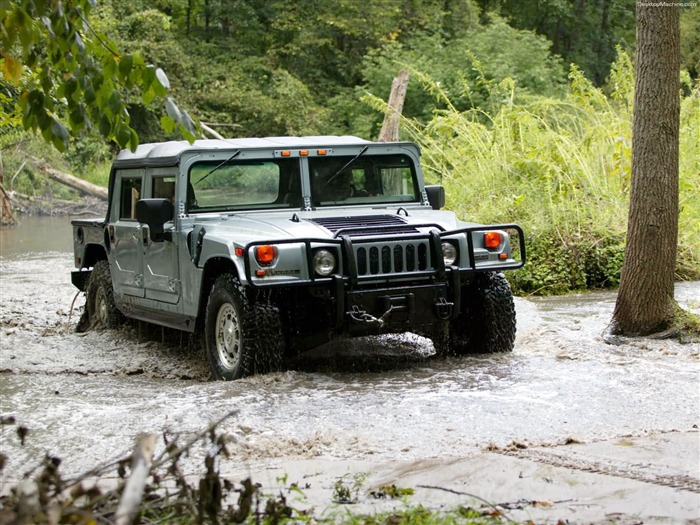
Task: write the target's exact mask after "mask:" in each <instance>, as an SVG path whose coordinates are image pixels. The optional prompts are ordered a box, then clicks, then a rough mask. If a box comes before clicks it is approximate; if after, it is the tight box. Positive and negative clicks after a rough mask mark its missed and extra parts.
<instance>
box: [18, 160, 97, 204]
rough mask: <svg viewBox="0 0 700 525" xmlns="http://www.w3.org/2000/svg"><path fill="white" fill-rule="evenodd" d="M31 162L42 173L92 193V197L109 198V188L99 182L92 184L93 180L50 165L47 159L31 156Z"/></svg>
mask: <svg viewBox="0 0 700 525" xmlns="http://www.w3.org/2000/svg"><path fill="white" fill-rule="evenodd" d="M30 161H31V163H32V164H33V165H34V167H36V168H37V169H38V170H39V171H40V172H41V173H43V174H45V175H46V176H47V177H49V178H50V179H52V180H55V181H56V182H60V183H61V184H64V185H65V186H68V187H70V188H73V189H74V190H78V191H79V192H81V193H83V194H85V195H90V196H91V197H97V198H98V199H102V200H105V201H106V200H107V198H108V197H107V188H104V187H102V186H98V185H97V184H92V183H91V182H88V181H85V180H83V179H79V178H78V177H75V176H73V175H71V174H69V173H64V172H62V171H59V170H57V169H54V168H52V167H51V166H49V165H48V164H47V163H46V161H44V160H40V159H36V158H33V157H32V158H30Z"/></svg>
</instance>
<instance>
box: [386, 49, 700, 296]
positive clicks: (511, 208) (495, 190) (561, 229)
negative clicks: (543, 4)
mask: <svg viewBox="0 0 700 525" xmlns="http://www.w3.org/2000/svg"><path fill="white" fill-rule="evenodd" d="M417 74H418V75H420V73H419V72H417ZM422 78H423V79H424V81H425V82H426V83H428V85H429V86H430V89H431V91H432V92H433V93H434V94H435V96H436V97H438V98H439V99H440V100H442V101H444V102H445V104H446V106H447V109H445V110H442V111H440V112H437V113H436V114H435V115H434V116H433V118H432V119H431V120H430V122H428V123H427V124H426V125H422V124H421V123H420V122H418V121H417V120H411V119H405V120H404V123H405V128H407V129H408V130H409V131H410V133H411V134H412V135H413V137H414V138H415V140H416V141H417V142H418V143H420V145H421V147H422V151H423V164H424V170H425V172H426V179H427V180H428V181H429V182H432V183H437V184H442V185H444V186H445V190H446V192H447V207H448V208H451V209H452V210H454V211H455V212H456V213H457V214H458V215H459V216H460V217H462V218H463V219H464V220H469V221H476V222H482V223H495V222H513V221H514V222H518V223H520V224H521V225H522V226H523V228H524V230H525V234H526V241H527V246H528V253H529V255H528V259H529V263H528V265H526V266H525V268H523V269H522V270H519V272H516V274H515V276H514V277H512V281H513V285H514V288H515V289H516V290H519V291H521V292H527V293H566V292H569V291H574V290H580V289H583V288H591V287H593V288H596V287H614V286H617V285H618V283H619V270H620V268H621V265H622V258H623V254H624V241H623V240H624V238H625V234H626V228H627V209H628V202H629V186H630V178H631V143H632V129H631V128H632V118H631V108H632V100H633V89H634V75H633V68H632V65H631V62H630V60H629V58H628V57H627V56H626V55H625V54H624V53H623V52H621V51H620V52H619V57H618V60H617V61H616V63H615V64H613V68H612V71H611V77H610V80H609V89H610V93H611V94H610V95H609V96H607V95H606V94H605V93H604V92H603V90H601V89H599V88H596V87H594V86H593V85H592V83H591V82H589V81H588V80H587V79H586V78H585V77H584V75H583V74H582V73H581V71H580V70H578V68H576V67H575V66H572V68H571V71H570V75H569V79H570V82H571V84H570V87H569V92H568V94H567V95H566V97H565V98H563V99H554V98H547V97H541V96H538V97H532V96H530V97H527V98H524V97H522V96H520V95H518V87H517V85H516V83H515V82H514V81H512V80H510V79H505V80H503V81H501V82H496V81H488V82H486V83H485V84H484V83H482V85H484V86H486V87H487V88H488V90H489V93H490V95H489V97H488V99H489V100H491V101H494V100H500V101H501V103H500V104H499V105H498V107H496V108H493V109H490V108H481V107H479V108H472V109H469V110H467V111H459V110H458V109H457V108H456V107H455V106H453V105H451V102H450V97H449V95H448V93H447V92H445V90H444V89H442V88H441V86H440V85H439V84H438V83H435V82H433V83H430V81H429V79H427V77H425V76H424V75H423V76H422ZM686 86H690V88H692V89H689V92H690V95H689V96H687V97H685V98H684V99H683V101H682V105H681V138H680V151H681V162H680V216H679V251H678V265H677V276H678V277H679V278H685V279H694V278H699V277H700V270H698V268H700V240H699V239H700V189H699V188H700V169H698V158H700V136H699V135H698V122H700V84H699V83H696V84H695V86H692V85H690V82H689V81H688V80H687V81H686ZM373 104H374V105H375V107H380V106H381V104H380V103H379V102H378V101H377V100H376V99H375V100H373Z"/></svg>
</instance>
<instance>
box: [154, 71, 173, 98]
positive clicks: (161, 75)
mask: <svg viewBox="0 0 700 525" xmlns="http://www.w3.org/2000/svg"><path fill="white" fill-rule="evenodd" d="M156 78H157V79H158V82H160V85H161V86H163V87H164V88H165V89H166V90H167V89H170V80H168V76H167V75H166V74H165V71H163V70H162V69H161V68H158V69H156ZM163 94H165V93H163Z"/></svg>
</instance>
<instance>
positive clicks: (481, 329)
mask: <svg viewBox="0 0 700 525" xmlns="http://www.w3.org/2000/svg"><path fill="white" fill-rule="evenodd" d="M449 332H450V335H449V348H450V351H451V352H452V353H454V354H457V355H464V354H474V353H491V352H511V351H512V350H513V345H514V344H515V304H514V302H513V294H512V292H511V290H510V285H509V284H508V281H506V278H505V276H504V275H503V274H502V273H482V274H478V275H477V276H476V277H475V279H474V281H473V282H472V283H471V284H470V285H469V286H468V287H466V288H465V289H464V290H463V293H462V311H461V312H460V314H459V316H458V317H457V318H456V319H454V320H453V321H452V322H451V323H450V329H449Z"/></svg>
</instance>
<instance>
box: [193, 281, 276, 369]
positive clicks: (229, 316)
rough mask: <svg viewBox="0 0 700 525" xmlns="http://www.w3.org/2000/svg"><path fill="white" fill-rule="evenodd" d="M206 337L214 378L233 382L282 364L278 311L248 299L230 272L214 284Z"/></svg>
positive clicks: (209, 305) (210, 296)
mask: <svg viewBox="0 0 700 525" xmlns="http://www.w3.org/2000/svg"><path fill="white" fill-rule="evenodd" d="M204 335H205V337H204V339H205V345H206V353H207V359H208V361H209V368H210V370H211V373H212V376H213V377H214V379H221V380H224V381H231V380H234V379H239V378H241V377H245V376H248V375H252V374H255V373H265V372H267V371H269V370H271V369H276V368H278V367H279V365H280V362H281V357H282V350H283V338H282V329H281V324H280V320H279V311H278V310H277V309H276V308H273V307H271V306H269V305H255V304H254V303H252V302H251V301H249V300H248V298H247V297H246V293H245V288H244V287H243V285H242V284H241V282H240V281H239V280H238V279H237V278H236V277H234V276H233V275H230V274H225V275H222V276H220V277H219V278H218V279H217V280H216V281H215V282H214V286H213V287H212V290H211V293H210V294H209V300H208V302H207V308H206V313H205V320H204Z"/></svg>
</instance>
